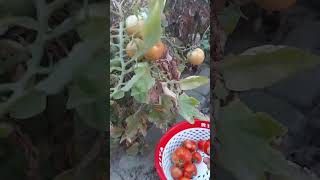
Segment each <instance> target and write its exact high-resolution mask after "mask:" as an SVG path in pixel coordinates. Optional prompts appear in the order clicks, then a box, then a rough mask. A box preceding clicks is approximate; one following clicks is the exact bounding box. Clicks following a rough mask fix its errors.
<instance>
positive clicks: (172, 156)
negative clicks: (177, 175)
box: [171, 153, 184, 167]
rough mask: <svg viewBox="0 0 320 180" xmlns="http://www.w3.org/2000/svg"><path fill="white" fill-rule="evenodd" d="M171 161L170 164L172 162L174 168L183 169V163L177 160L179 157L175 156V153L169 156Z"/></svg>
mask: <svg viewBox="0 0 320 180" xmlns="http://www.w3.org/2000/svg"><path fill="white" fill-rule="evenodd" d="M171 160H172V162H173V164H174V165H175V166H178V167H183V163H184V161H183V160H181V158H179V157H178V156H177V155H176V153H173V154H172V155H171Z"/></svg>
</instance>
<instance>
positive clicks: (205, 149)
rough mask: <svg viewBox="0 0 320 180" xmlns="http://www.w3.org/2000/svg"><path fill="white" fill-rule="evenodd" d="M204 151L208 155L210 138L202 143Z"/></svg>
mask: <svg viewBox="0 0 320 180" xmlns="http://www.w3.org/2000/svg"><path fill="white" fill-rule="evenodd" d="M204 152H205V153H206V154H208V155H210V139H209V140H207V141H206V143H205V144H204Z"/></svg>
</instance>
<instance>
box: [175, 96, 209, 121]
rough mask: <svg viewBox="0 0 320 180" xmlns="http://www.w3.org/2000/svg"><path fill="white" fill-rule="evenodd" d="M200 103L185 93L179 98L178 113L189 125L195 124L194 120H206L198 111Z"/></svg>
mask: <svg viewBox="0 0 320 180" xmlns="http://www.w3.org/2000/svg"><path fill="white" fill-rule="evenodd" d="M199 104H200V102H199V101H198V100H197V99H195V98H193V97H190V96H188V95H186V94H185V93H184V94H182V95H180V96H179V98H178V111H179V114H180V115H181V116H182V117H184V118H185V119H186V120H187V121H188V122H189V123H191V124H193V123H194V118H201V119H202V118H204V116H203V115H202V114H201V112H200V111H199V110H198V109H197V107H198V105H199Z"/></svg>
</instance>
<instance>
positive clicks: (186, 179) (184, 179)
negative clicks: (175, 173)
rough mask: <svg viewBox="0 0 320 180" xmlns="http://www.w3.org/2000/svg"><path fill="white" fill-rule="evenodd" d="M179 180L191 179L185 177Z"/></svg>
mask: <svg viewBox="0 0 320 180" xmlns="http://www.w3.org/2000/svg"><path fill="white" fill-rule="evenodd" d="M179 180H191V179H190V178H187V177H181V178H180V179H179Z"/></svg>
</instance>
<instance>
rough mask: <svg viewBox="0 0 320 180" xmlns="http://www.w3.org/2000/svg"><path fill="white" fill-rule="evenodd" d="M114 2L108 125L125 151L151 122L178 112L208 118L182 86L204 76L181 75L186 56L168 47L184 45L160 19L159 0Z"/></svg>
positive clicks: (135, 146) (169, 120)
mask: <svg viewBox="0 0 320 180" xmlns="http://www.w3.org/2000/svg"><path fill="white" fill-rule="evenodd" d="M114 2H115V3H113V5H112V7H111V9H112V12H113V16H112V19H113V21H112V23H111V24H112V25H111V28H110V37H111V38H110V45H111V48H110V50H111V54H112V56H111V58H110V106H111V112H112V114H113V116H112V117H113V118H112V119H111V127H110V131H111V132H114V133H112V134H111V135H112V138H113V141H114V142H115V143H114V144H117V143H116V142H118V143H119V144H123V145H124V146H125V147H127V152H130V153H131V154H132V152H134V153H133V154H136V153H138V152H140V150H139V149H141V148H143V143H144V137H145V136H146V135H147V130H148V128H149V127H150V126H151V125H152V124H155V125H156V126H157V127H158V128H160V129H162V130H163V131H165V130H166V129H167V128H168V127H169V126H170V125H171V124H173V123H175V121H176V119H177V118H178V117H179V116H181V117H183V118H184V119H185V120H187V121H189V122H190V123H193V122H194V118H201V119H208V117H206V116H205V115H204V114H202V113H201V112H200V111H199V109H198V106H199V101H198V100H197V99H195V98H193V97H191V96H188V95H187V94H186V93H185V92H184V91H185V90H190V89H195V88H198V87H200V86H202V85H204V84H207V83H208V79H207V78H206V77H202V76H190V77H186V78H184V79H181V74H182V73H183V70H181V68H180V67H182V66H186V64H187V63H188V61H187V60H186V54H185V55H183V56H182V57H181V56H177V55H176V54H175V53H174V52H177V51H179V52H180V54H183V53H184V52H185V50H186V49H187V48H184V49H179V48H177V47H176V46H175V45H174V43H172V42H171V41H169V39H170V38H171V37H169V35H167V34H166V31H165V28H164V27H163V26H162V23H161V19H162V18H163V17H164V16H165V15H164V14H163V13H162V11H163V8H164V6H165V4H164V2H165V1H157V0H150V1H148V6H147V7H144V5H143V4H140V5H139V2H136V3H138V4H136V7H139V8H136V9H135V10H133V9H125V7H124V5H123V4H120V3H117V1H114ZM173 158H175V157H173ZM179 158H181V157H179ZM188 158H189V157H188ZM184 160H185V159H184ZM190 160H191V154H190Z"/></svg>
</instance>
